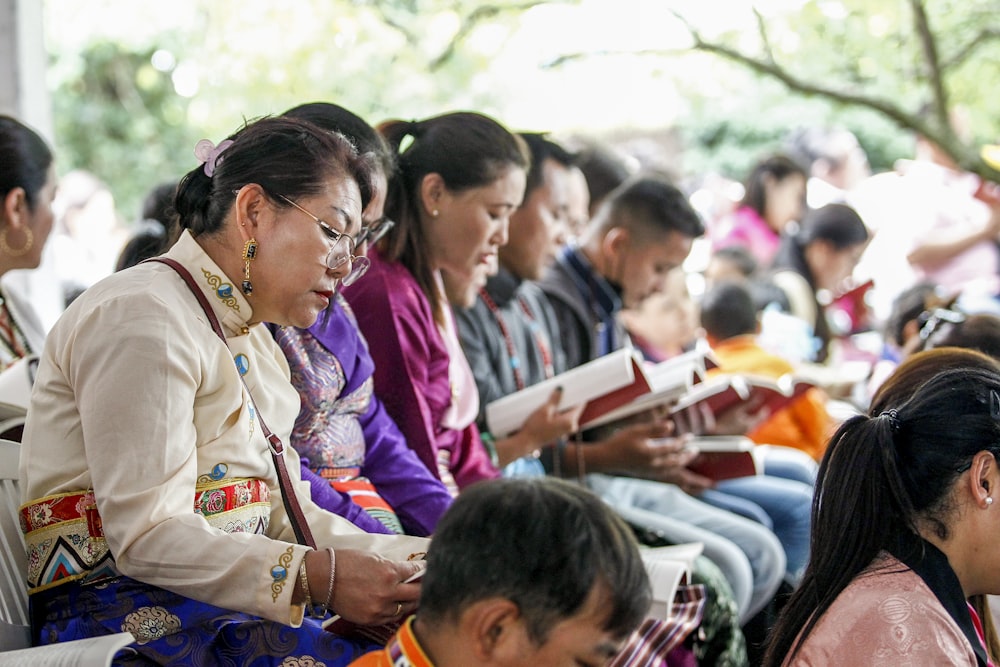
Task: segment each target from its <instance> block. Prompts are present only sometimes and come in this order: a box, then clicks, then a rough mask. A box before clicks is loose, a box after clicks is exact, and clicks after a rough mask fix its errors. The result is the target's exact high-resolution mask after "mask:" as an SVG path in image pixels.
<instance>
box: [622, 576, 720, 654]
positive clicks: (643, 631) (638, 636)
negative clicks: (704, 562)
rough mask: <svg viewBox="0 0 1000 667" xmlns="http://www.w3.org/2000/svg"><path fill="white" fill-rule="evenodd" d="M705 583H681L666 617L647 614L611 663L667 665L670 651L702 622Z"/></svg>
mask: <svg viewBox="0 0 1000 667" xmlns="http://www.w3.org/2000/svg"><path fill="white" fill-rule="evenodd" d="M705 599H706V598H705V587H704V586H703V585H701V584H696V585H693V586H679V587H678V588H677V595H676V596H675V598H674V605H673V609H672V610H671V613H670V617H669V618H668V619H667V620H660V619H654V618H647V619H646V620H645V621H643V623H642V625H640V626H639V629H638V630H636V631H635V632H633V633H632V635H631V636H630V637H629V639H628V642H626V644H625V646H623V647H622V650H621V651H619V652H618V655H616V656H615V657H614V659H613V660H612V661H611V667H664V666H665V665H668V664H670V662H669V660H668V658H667V655H668V654H669V653H670V652H671V651H673V650H674V649H675V648H677V647H678V646H680V644H681V642H683V641H684V640H685V639H686V638H687V636H688V635H690V634H691V632H693V631H694V629H695V628H697V627H698V624H699V623H701V617H702V614H703V613H704V610H705Z"/></svg>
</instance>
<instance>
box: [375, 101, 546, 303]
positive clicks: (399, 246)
mask: <svg viewBox="0 0 1000 667" xmlns="http://www.w3.org/2000/svg"><path fill="white" fill-rule="evenodd" d="M377 129H378V130H379V132H381V133H382V136H384V137H385V139H386V141H387V142H388V143H389V147H390V149H392V150H393V151H395V152H396V153H397V159H398V167H397V170H396V173H395V174H394V176H393V177H392V178H390V179H389V192H388V195H387V197H386V204H385V212H386V215H388V216H389V217H390V218H392V219H393V220H395V221H396V226H395V227H393V228H392V229H391V230H389V233H388V234H387V235H386V237H385V240H384V241H382V246H381V248H380V249H384V250H385V253H386V255H385V256H386V259H387V260H389V261H391V262H394V261H398V262H400V263H402V264H403V266H405V267H406V268H407V270H408V271H409V272H410V273H411V274H413V277H414V278H415V279H416V281H417V284H418V285H420V289H421V290H422V291H423V292H424V294H425V295H426V296H427V298H428V299H429V300H430V303H431V308H432V309H433V311H434V315H435V318H436V319H437V320H438V321H441V319H442V317H443V315H442V308H444V307H445V304H444V303H442V301H443V299H442V298H441V297H440V295H439V294H438V290H437V288H436V286H435V284H434V272H433V271H432V269H431V266H430V249H429V248H428V247H427V238H426V236H425V235H424V229H423V227H422V225H421V224H420V187H421V184H422V183H423V180H424V177H425V176H427V175H428V174H438V175H440V176H441V178H442V179H443V180H444V184H445V187H447V188H448V190H450V191H452V192H462V191H465V190H471V189H473V188H478V187H484V186H487V185H490V184H491V183H493V182H494V181H496V180H497V179H499V178H501V177H502V176H503V175H504V173H506V171H507V170H508V169H511V168H517V169H524V170H525V171H526V170H527V169H528V164H529V158H528V155H527V149H526V148H525V146H524V142H523V141H522V140H521V139H520V138H518V137H516V136H515V135H513V134H511V133H510V132H508V131H507V129H506V128H504V127H503V125H501V124H500V123H498V122H497V121H495V120H493V119H492V118H490V117H489V116H484V115H482V114H478V113H473V112H469V111H457V112H453V113H447V114H443V115H441V116H435V117H433V118H428V119H426V120H422V121H404V120H390V121H386V122H384V123H381V124H380V125H379V126H378V128H377ZM406 137H411V138H412V141H411V142H410V143H409V145H406V146H405V147H403V144H404V139H406Z"/></svg>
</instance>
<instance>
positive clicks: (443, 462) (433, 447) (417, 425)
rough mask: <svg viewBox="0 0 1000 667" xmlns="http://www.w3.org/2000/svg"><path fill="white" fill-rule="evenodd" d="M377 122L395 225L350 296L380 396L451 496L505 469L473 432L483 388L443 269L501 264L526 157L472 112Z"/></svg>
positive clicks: (460, 277) (475, 272) (478, 274)
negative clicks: (390, 156) (387, 155)
mask: <svg viewBox="0 0 1000 667" xmlns="http://www.w3.org/2000/svg"><path fill="white" fill-rule="evenodd" d="M379 130H380V131H381V132H382V135H383V136H384V137H385V138H386V141H387V142H388V143H389V146H390V147H391V148H392V149H393V150H395V151H396V153H397V154H398V157H397V162H398V167H397V169H396V171H395V172H394V173H393V175H392V177H391V178H390V180H389V190H388V199H387V202H386V207H385V210H386V213H387V214H388V215H389V217H390V218H392V219H393V220H395V221H396V226H395V227H394V228H393V229H391V230H390V231H389V233H388V234H387V235H386V237H385V238H384V239H383V240H382V242H381V243H380V244H379V245H378V246H377V247H376V248H374V249H371V250H369V252H368V256H369V258H370V260H371V268H370V269H369V271H368V274H367V275H366V276H365V279H364V280H362V281H359V282H357V283H355V284H354V285H351V286H350V287H348V288H347V289H345V290H344V296H345V297H347V301H348V302H349V303H350V304H351V307H352V308H353V309H354V312H355V314H356V315H357V318H358V325H359V326H360V328H361V332H362V333H363V334H364V336H365V338H367V340H368V344H369V346H370V349H371V354H372V358H373V359H374V361H375V375H374V378H375V394H376V395H377V396H378V397H379V399H380V400H381V401H382V403H383V404H384V405H385V408H386V411H387V412H388V413H389V415H390V416H391V417H392V418H393V420H395V422H396V423H397V424H398V425H399V427H400V430H401V431H402V432H403V434H404V435H405V436H406V440H407V444H408V445H409V446H410V448H412V449H413V450H414V451H415V452H416V453H417V455H418V456H419V457H420V460H421V461H422V462H423V464H424V465H425V466H426V467H427V469H428V470H430V471H432V472H433V473H434V474H435V475H436V476H437V477H438V478H439V479H440V480H441V481H442V482H444V483H445V485H446V486H448V488H449V490H450V491H451V492H452V493H453V494H454V493H457V492H458V489H460V488H462V487H463V486H466V485H468V484H470V483H472V482H475V481H478V480H481V479H489V478H493V477H496V476H498V475H499V471H498V470H497V468H496V466H494V465H493V463H492V462H491V460H490V457H489V455H488V453H487V449H486V448H485V446H484V445H483V443H482V441H481V439H480V437H479V432H478V430H477V429H476V425H475V420H476V415H477V413H478V407H479V406H478V400H479V399H478V392H477V390H476V386H475V380H474V378H473V376H472V371H471V370H470V369H469V365H468V362H467V361H466V359H465V356H464V354H463V352H462V348H461V345H460V343H459V341H458V335H457V333H456V331H455V325H454V322H453V320H452V316H451V311H450V309H449V305H448V301H447V298H446V296H445V293H444V288H443V284H442V279H441V272H442V271H443V270H447V271H448V272H449V273H450V274H451V277H452V278H453V279H455V280H457V281H459V282H463V281H464V282H467V283H471V282H473V281H475V280H481V279H482V278H483V272H484V271H485V270H488V269H489V268H490V267H491V266H492V267H495V265H496V264H495V262H496V255H497V248H498V247H499V246H500V245H502V244H504V243H506V241H507V225H508V222H509V220H510V215H511V213H513V211H514V210H515V209H516V208H517V207H518V206H519V205H520V204H521V200H522V198H523V196H524V186H525V172H526V169H527V165H528V160H527V155H526V152H525V150H524V147H523V144H522V143H521V142H519V141H518V139H517V138H516V137H514V135H512V134H511V133H510V132H508V131H507V130H506V129H505V128H504V127H502V126H501V125H500V124H499V123H497V122H496V121H494V120H493V119H491V118H488V117H486V116H483V115H480V114H476V113H465V112H456V113H449V114H444V115H442V116H437V117H434V118H429V119H426V120H423V121H419V122H418V121H411V122H407V121H390V122H387V123H384V124H382V125H381V126H380V127H379ZM474 293H475V291H474V290H471V291H470V294H474Z"/></svg>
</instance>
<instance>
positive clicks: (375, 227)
mask: <svg viewBox="0 0 1000 667" xmlns="http://www.w3.org/2000/svg"><path fill="white" fill-rule="evenodd" d="M395 226H396V223H395V222H394V221H392V220H390V219H389V218H386V217H384V216H383V217H382V218H379V219H378V220H376V221H375V222H373V223H372V224H371V225H369V226H367V227H365V228H364V229H362V230H361V232H360V233H359V234H358V238H357V240H356V241H355V242H354V247H355V248H357V247H360V246H361V245H363V244H365V243H367V244H369V245H375V244H376V243H378V242H379V241H380V240H381V239H382V237H383V236H385V235H386V234H388V233H389V230H390V229H392V228H393V227H395Z"/></svg>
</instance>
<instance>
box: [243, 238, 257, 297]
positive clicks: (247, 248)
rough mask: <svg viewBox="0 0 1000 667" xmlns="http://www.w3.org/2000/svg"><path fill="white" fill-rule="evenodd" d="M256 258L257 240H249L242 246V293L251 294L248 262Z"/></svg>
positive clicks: (251, 284)
mask: <svg viewBox="0 0 1000 667" xmlns="http://www.w3.org/2000/svg"><path fill="white" fill-rule="evenodd" d="M256 257H257V239H254V238H251V239H250V240H249V241H247V242H246V244H245V245H244V246H243V284H242V285H241V287H242V289H243V293H244V294H247V295H250V294H252V293H253V283H251V282H250V262H251V261H252V260H253V259H254V258H256Z"/></svg>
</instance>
